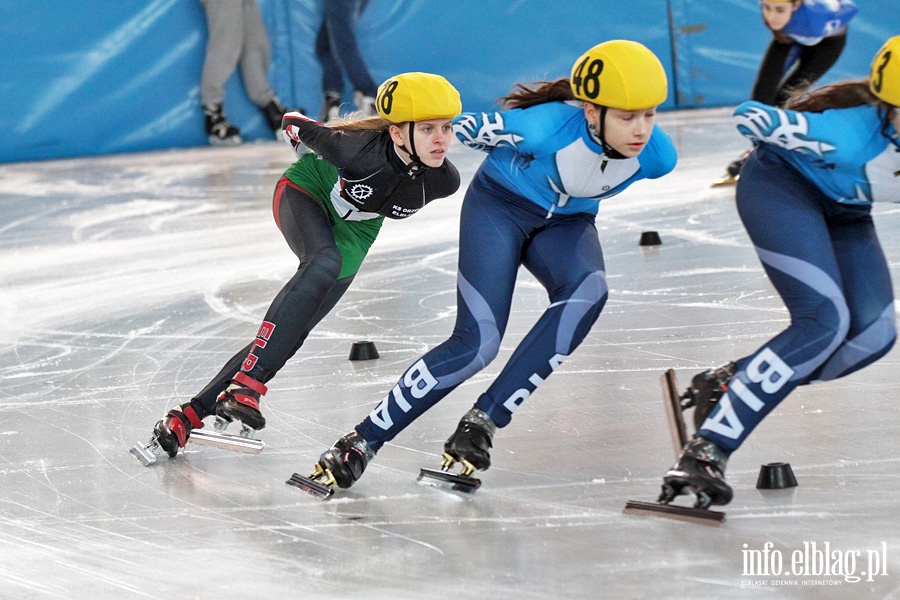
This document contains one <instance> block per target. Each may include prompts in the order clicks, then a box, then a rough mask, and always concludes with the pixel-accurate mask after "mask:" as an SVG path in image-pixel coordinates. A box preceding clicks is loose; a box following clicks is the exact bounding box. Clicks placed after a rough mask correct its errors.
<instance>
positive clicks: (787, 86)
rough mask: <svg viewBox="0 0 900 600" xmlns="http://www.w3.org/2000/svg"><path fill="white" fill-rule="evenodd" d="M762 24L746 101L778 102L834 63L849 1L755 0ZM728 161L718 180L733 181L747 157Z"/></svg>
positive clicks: (852, 8) (852, 12) (852, 11)
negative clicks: (768, 37) (762, 49)
mask: <svg viewBox="0 0 900 600" xmlns="http://www.w3.org/2000/svg"><path fill="white" fill-rule="evenodd" d="M759 5H760V10H761V11H762V17H763V23H764V24H765V26H766V27H767V28H768V29H769V30H770V31H771V32H772V41H771V42H769V47H768V48H766V53H765V55H764V56H763V59H762V62H761V63H760V65H759V72H758V73H757V75H756V82H755V83H754V84H753V92H752V93H751V95H750V99H751V100H756V101H757V102H762V103H763V104H768V105H770V106H778V107H781V106H784V103H785V102H787V99H788V98H789V97H790V96H791V94H792V93H795V92H798V91H801V90H806V89H808V88H809V87H810V86H811V85H813V84H814V83H815V82H816V81H818V80H819V79H820V78H821V77H822V76H823V75H825V73H826V72H828V70H829V69H830V68H831V67H833V66H834V63H836V62H837V61H838V59H839V58H840V57H841V54H842V53H843V51H844V46H846V45H847V32H848V30H849V28H850V21H851V19H853V17H854V16H856V13H857V12H858V9H857V8H856V4H854V3H853V0H761V1H760V3H759ZM747 154H748V153H744V154H743V155H741V157H740V158H738V159H736V160H735V161H733V162H732V163H731V164H730V165H728V169H727V171H728V176H726V178H724V179H723V180H722V181H721V183H733V182H734V181H735V179H736V178H737V177H738V176H739V175H740V172H741V166H742V165H743V164H744V161H745V160H746V159H747Z"/></svg>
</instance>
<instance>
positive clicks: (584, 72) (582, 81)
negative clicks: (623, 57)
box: [572, 56, 603, 99]
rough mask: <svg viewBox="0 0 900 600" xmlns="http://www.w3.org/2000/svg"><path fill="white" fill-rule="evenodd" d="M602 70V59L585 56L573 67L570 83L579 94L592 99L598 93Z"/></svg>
mask: <svg viewBox="0 0 900 600" xmlns="http://www.w3.org/2000/svg"><path fill="white" fill-rule="evenodd" d="M588 61H590V62H588ZM602 72H603V61H602V60H600V59H599V58H595V59H594V60H590V57H589V56H585V57H584V60H583V61H581V62H580V63H579V64H578V66H577V67H576V68H575V73H574V76H573V77H572V85H573V87H574V88H575V90H576V91H577V92H578V93H579V94H584V95H585V96H587V97H588V98H591V99H594V98H596V97H597V96H599V95H600V73H602Z"/></svg>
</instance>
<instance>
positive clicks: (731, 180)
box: [712, 150, 750, 187]
mask: <svg viewBox="0 0 900 600" xmlns="http://www.w3.org/2000/svg"><path fill="white" fill-rule="evenodd" d="M748 156H750V150H747V151H746V152H744V153H743V154H741V155H740V156H739V157H738V158H736V159H734V160H733V161H731V162H730V163H728V166H727V167H725V174H724V175H723V176H722V177H720V178H719V179H716V180H715V181H713V184H712V185H713V187H719V186H723V185H734V184H735V183H737V182H738V179H740V178H741V169H742V168H743V167H744V163H745V162H746V161H747V157H748Z"/></svg>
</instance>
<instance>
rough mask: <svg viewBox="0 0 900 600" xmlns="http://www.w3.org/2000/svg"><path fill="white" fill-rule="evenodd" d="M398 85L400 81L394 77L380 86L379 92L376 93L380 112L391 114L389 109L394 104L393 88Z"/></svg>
mask: <svg viewBox="0 0 900 600" xmlns="http://www.w3.org/2000/svg"><path fill="white" fill-rule="evenodd" d="M398 85H400V82H399V81H397V80H396V79H395V80H394V81H391V82H390V83H388V84H387V85H386V86H384V87H382V88H381V94H379V95H378V99H377V100H376V102H378V106H380V107H381V112H383V113H384V114H386V115H389V114H391V109H392V108H393V106H394V90H396V89H397V86H398Z"/></svg>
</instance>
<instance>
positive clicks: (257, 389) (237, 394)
mask: <svg viewBox="0 0 900 600" xmlns="http://www.w3.org/2000/svg"><path fill="white" fill-rule="evenodd" d="M231 381H232V382H231V384H230V385H229V386H228V387H227V388H225V391H223V392H222V393H221V394H219V397H218V398H217V399H216V422H215V423H214V424H213V428H214V429H215V430H216V431H218V432H223V433H224V432H225V430H226V429H227V428H228V425H229V424H230V423H232V422H233V421H238V422H240V424H241V431H240V435H241V437H245V438H254V437H256V432H257V431H259V430H260V429H263V428H265V426H266V418H265V417H263V416H262V413H261V412H260V411H259V400H260V398H261V397H262V396H265V394H266V392H267V391H269V390H268V388H267V387H266V386H265V385H263V384H262V383H260V382H259V381H256V380H255V379H253V378H252V377H250V376H249V375H247V374H246V373H243V372H241V373H238V374H237V375H235V376H234V379H232V380H231Z"/></svg>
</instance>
